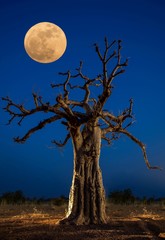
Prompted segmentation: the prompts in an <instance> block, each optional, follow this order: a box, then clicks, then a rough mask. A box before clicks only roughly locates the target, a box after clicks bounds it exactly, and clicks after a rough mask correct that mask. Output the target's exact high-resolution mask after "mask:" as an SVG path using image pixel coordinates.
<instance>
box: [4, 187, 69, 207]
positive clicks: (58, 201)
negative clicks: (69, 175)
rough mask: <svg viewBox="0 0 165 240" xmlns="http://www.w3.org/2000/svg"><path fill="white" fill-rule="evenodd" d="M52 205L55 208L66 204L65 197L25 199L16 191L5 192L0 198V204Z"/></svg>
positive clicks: (20, 192)
mask: <svg viewBox="0 0 165 240" xmlns="http://www.w3.org/2000/svg"><path fill="white" fill-rule="evenodd" d="M50 202H51V203H52V204H53V205H56V206H61V205H64V204H66V203H68V199H67V198H66V197H65V196H60V197H58V198H47V199H45V198H27V197H25V196H24V194H23V192H22V191H20V190H17V191H15V192H6V193H4V194H2V196H0V204H1V205H2V204H17V205H19V204H24V203H29V204H32V203H34V204H42V203H50Z"/></svg>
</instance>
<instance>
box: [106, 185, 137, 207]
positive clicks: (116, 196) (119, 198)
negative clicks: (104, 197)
mask: <svg viewBox="0 0 165 240" xmlns="http://www.w3.org/2000/svg"><path fill="white" fill-rule="evenodd" d="M108 198H109V200H110V202H112V203H115V204H131V203H134V202H135V199H136V198H135V197H134V195H133V193H132V190H131V189H129V188H128V189H125V190H123V191H113V192H111V193H110V194H109V196H108Z"/></svg>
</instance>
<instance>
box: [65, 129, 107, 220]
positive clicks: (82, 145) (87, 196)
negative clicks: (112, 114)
mask: <svg viewBox="0 0 165 240" xmlns="http://www.w3.org/2000/svg"><path fill="white" fill-rule="evenodd" d="M71 136H72V141H73V147H74V170H73V179H72V186H71V190H70V196H69V205H68V212H67V215H66V217H65V218H64V219H63V220H62V221H61V222H60V223H61V224H77V225H81V224H86V225H87V224H102V223H106V213H105V191H104V187H103V181H102V173H101V169H100V167H99V158H100V149H101V129H100V128H99V127H95V126H93V127H92V126H90V125H89V126H87V125H86V126H85V127H84V128H83V130H82V132H81V131H80V129H73V130H71Z"/></svg>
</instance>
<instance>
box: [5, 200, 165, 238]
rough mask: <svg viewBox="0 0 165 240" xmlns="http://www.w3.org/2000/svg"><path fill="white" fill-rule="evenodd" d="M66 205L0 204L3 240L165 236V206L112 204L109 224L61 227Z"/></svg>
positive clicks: (108, 212)
mask: <svg viewBox="0 0 165 240" xmlns="http://www.w3.org/2000/svg"><path fill="white" fill-rule="evenodd" d="M66 208H67V207H66V206H62V207H57V206H53V205H50V204H49V205H48V204H47V205H36V206H35V205H21V206H10V205H4V206H3V205H1V206H0V240H111V239H114V240H118V239H120V240H121V239H122V240H123V239H138V240H140V239H141V240H145V239H153V240H156V239H165V206H164V205H156V204H154V205H149V206H145V205H127V206H125V205H113V204H108V206H107V215H108V216H109V222H108V224H106V225H101V226H100V225H92V226H60V225H58V224H57V223H58V221H59V220H60V219H61V218H63V216H64V215H65V211H66Z"/></svg>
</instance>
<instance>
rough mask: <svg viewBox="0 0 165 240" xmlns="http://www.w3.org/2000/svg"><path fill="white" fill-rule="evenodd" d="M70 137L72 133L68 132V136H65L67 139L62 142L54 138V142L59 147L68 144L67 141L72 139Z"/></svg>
mask: <svg viewBox="0 0 165 240" xmlns="http://www.w3.org/2000/svg"><path fill="white" fill-rule="evenodd" d="M70 137H71V136H70V133H68V134H67V136H66V138H65V140H64V141H63V142H61V141H60V142H57V141H55V140H53V141H52V143H54V144H56V145H57V146H58V147H64V146H65V145H66V144H67V142H68V140H69V139H70Z"/></svg>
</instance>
